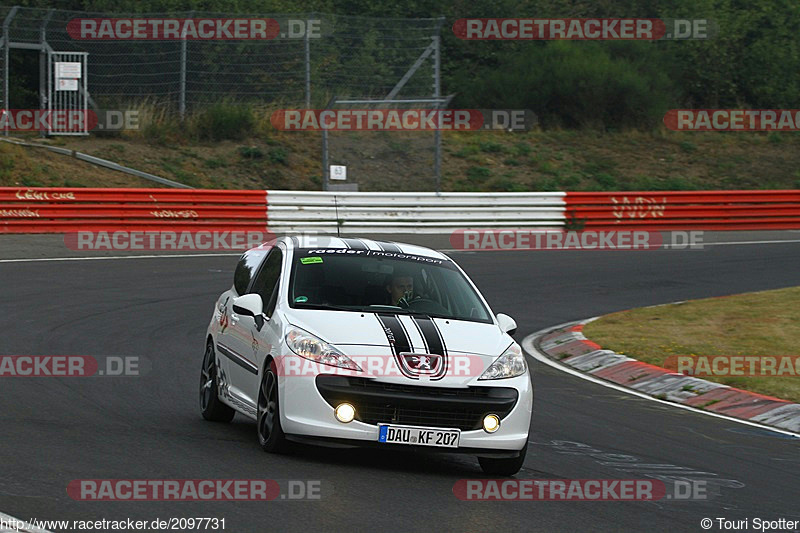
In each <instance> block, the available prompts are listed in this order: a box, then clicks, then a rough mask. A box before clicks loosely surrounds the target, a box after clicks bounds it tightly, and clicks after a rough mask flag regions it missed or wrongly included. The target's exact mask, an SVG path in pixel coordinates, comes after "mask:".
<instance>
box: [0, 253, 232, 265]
mask: <svg viewBox="0 0 800 533" xmlns="http://www.w3.org/2000/svg"><path fill="white" fill-rule="evenodd" d="M240 255H242V254H163V255H106V256H102V257H42V258H38V259H0V263H37V262H41V261H103V260H110V259H162V258H175V257H231V256H236V257H238V256H240Z"/></svg>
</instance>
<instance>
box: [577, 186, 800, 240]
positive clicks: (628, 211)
mask: <svg viewBox="0 0 800 533" xmlns="http://www.w3.org/2000/svg"><path fill="white" fill-rule="evenodd" d="M566 201H567V209H566V211H567V212H566V216H567V220H568V221H571V222H574V223H575V224H577V226H578V227H584V228H586V229H593V230H606V229H617V230H618V229H623V228H624V229H648V230H655V231H658V230H685V229H698V230H755V229H775V230H779V229H797V228H800V190H786V191H686V192H683V191H664V192H570V193H567V196H566Z"/></svg>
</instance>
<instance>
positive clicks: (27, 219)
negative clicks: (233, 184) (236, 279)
mask: <svg viewBox="0 0 800 533" xmlns="http://www.w3.org/2000/svg"><path fill="white" fill-rule="evenodd" d="M266 225H267V195H266V192H265V191H226V190H196V189H99V188H98V189H83V188H16V187H0V233H67V232H73V231H78V230H81V231H115V230H126V231H161V230H171V231H235V230H242V231H245V230H252V229H259V228H260V229H262V230H263V229H266Z"/></svg>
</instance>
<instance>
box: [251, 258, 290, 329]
mask: <svg viewBox="0 0 800 533" xmlns="http://www.w3.org/2000/svg"><path fill="white" fill-rule="evenodd" d="M282 263H283V252H282V251H281V249H280V248H273V249H272V253H270V254H269V257H267V260H266V261H264V264H263V265H262V266H261V269H260V270H259V271H258V274H257V275H256V279H255V281H253V287H252V288H251V289H250V293H255V294H259V295H261V299H262V300H263V302H264V310H265V313H266V315H267V316H270V315H272V310H273V309H274V308H275V302H274V301H273V298H274V297H276V296H277V289H278V279H279V278H280V276H281V264H282ZM273 293H274V294H273Z"/></svg>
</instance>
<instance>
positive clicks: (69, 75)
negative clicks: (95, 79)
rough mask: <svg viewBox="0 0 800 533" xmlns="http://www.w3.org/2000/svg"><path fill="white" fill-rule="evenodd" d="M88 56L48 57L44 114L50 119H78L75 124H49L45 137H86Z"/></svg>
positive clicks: (50, 122)
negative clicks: (55, 117) (46, 112)
mask: <svg viewBox="0 0 800 533" xmlns="http://www.w3.org/2000/svg"><path fill="white" fill-rule="evenodd" d="M88 55H89V54H88V53H87V52H50V53H48V54H47V63H48V68H47V110H48V111H49V116H61V115H64V116H67V117H77V118H78V120H48V121H47V122H46V128H47V130H46V131H47V134H48V135H88V134H89V120H87V119H86V117H87V116H88V111H89V110H88V107H89V106H88V98H89V93H88V90H87V81H88V80H87V79H86V63H87V59H88Z"/></svg>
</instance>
